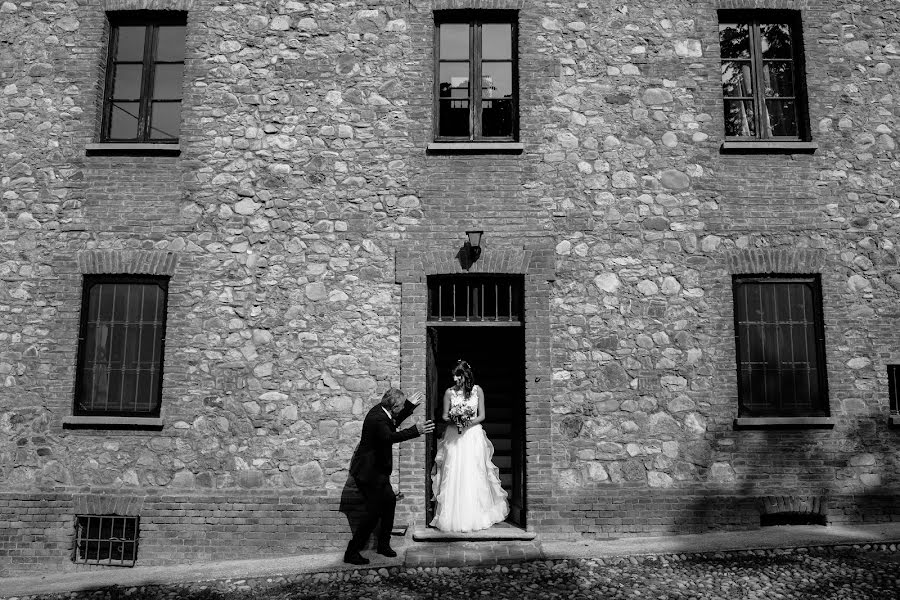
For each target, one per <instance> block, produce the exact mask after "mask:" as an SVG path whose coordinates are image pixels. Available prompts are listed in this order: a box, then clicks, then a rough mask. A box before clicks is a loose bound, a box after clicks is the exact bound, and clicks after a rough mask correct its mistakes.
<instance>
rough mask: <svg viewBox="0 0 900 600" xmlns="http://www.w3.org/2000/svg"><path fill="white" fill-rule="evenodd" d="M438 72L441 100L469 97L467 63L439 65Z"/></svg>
mask: <svg viewBox="0 0 900 600" xmlns="http://www.w3.org/2000/svg"><path fill="white" fill-rule="evenodd" d="M440 71H441V72H440V92H441V98H468V97H469V63H467V62H451V63H441V68H440Z"/></svg>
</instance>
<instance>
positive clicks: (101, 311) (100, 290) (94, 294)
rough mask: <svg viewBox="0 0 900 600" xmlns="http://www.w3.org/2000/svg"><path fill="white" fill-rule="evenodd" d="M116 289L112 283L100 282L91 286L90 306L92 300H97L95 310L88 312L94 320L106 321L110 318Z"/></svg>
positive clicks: (92, 303) (92, 302)
mask: <svg viewBox="0 0 900 600" xmlns="http://www.w3.org/2000/svg"><path fill="white" fill-rule="evenodd" d="M115 299H116V290H115V286H114V285H112V284H105V283H101V284H98V285H95V286H94V287H92V288H91V299H90V302H91V306H92V307H93V305H94V302H99V303H100V304H99V306H98V307H97V309H96V310H91V311H90V314H91V317H92V319H93V320H94V321H103V322H108V321H110V320H111V319H112V314H113V304H115Z"/></svg>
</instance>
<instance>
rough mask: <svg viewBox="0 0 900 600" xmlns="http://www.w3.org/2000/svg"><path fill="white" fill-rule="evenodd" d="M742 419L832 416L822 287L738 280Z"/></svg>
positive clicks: (799, 281)
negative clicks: (826, 369) (829, 399)
mask: <svg viewBox="0 0 900 600" xmlns="http://www.w3.org/2000/svg"><path fill="white" fill-rule="evenodd" d="M734 305H735V317H734V321H735V339H736V342H737V363H738V395H739V399H740V406H739V411H738V412H739V416H741V417H816V416H828V392H827V382H826V377H825V335H824V327H823V325H822V295H821V283H820V281H819V278H818V276H816V277H753V276H738V277H735V278H734Z"/></svg>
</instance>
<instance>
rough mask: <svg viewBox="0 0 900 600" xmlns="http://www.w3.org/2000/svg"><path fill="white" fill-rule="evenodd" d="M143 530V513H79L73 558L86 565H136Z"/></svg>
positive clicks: (74, 560) (76, 561)
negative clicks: (139, 540) (139, 536)
mask: <svg viewBox="0 0 900 600" xmlns="http://www.w3.org/2000/svg"><path fill="white" fill-rule="evenodd" d="M139 530H140V517H120V516H117V515H79V516H78V518H77V519H76V521H75V554H74V556H73V557H72V560H73V562H75V563H78V564H86V565H111V566H120V567H133V566H134V563H135V561H136V560H137V547H138V532H139Z"/></svg>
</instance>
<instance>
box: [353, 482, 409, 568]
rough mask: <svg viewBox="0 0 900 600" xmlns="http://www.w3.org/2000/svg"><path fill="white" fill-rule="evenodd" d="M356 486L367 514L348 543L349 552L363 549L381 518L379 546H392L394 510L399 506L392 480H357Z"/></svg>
mask: <svg viewBox="0 0 900 600" xmlns="http://www.w3.org/2000/svg"><path fill="white" fill-rule="evenodd" d="M356 487H357V489H359V492H360V493H361V494H362V496H363V499H364V500H365V506H366V514H365V516H364V517H363V520H362V522H360V524H359V529H357V530H356V533H355V534H354V535H353V538H352V539H351V540H350V543H349V544H347V552H348V553H350V552H359V551H360V550H362V549H363V548H364V547H365V545H366V542H367V541H368V540H369V536H370V535H372V531H374V530H375V525H377V524H378V521H379V520H381V525H380V526H379V527H378V547H379V548H381V547H384V546H390V542H391V530H392V529H393V528H394V510H395V509H396V508H397V498H396V497H395V496H394V490H393V488H391V483H390V481H389V480H388V479H387V478H385V479H380V480H377V481H372V482H362V481H359V480H356Z"/></svg>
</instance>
